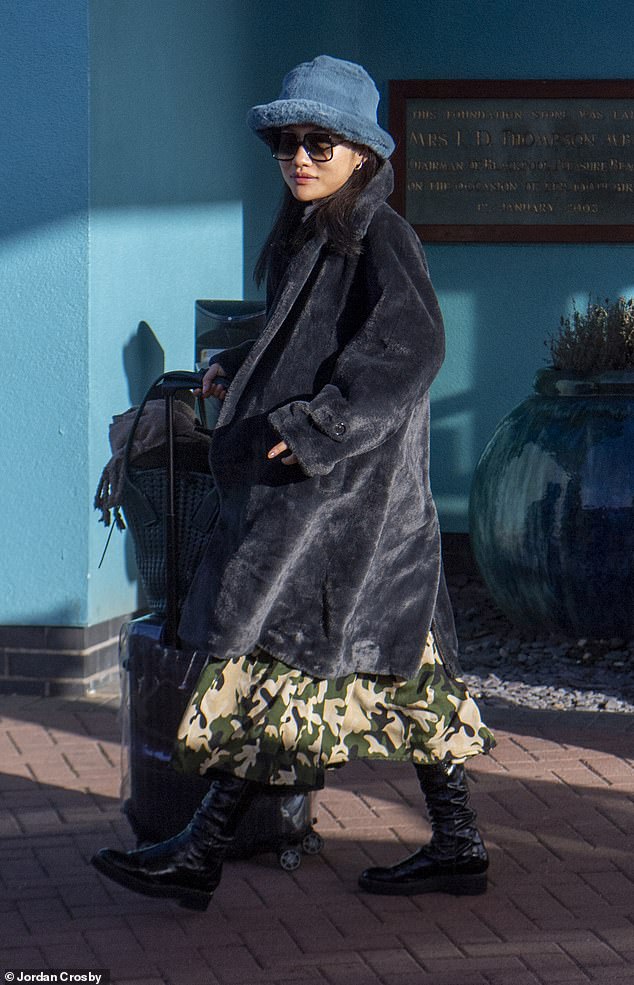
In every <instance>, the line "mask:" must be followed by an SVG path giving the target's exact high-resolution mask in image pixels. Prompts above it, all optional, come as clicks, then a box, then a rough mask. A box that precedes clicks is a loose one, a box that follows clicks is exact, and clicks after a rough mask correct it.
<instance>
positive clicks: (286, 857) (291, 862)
mask: <svg viewBox="0 0 634 985" xmlns="http://www.w3.org/2000/svg"><path fill="white" fill-rule="evenodd" d="M277 860H278V862H279V863H280V865H281V866H282V868H283V869H284V871H285V872H294V871H295V869H298V868H299V867H300V865H301V863H302V856H301V853H300V852H299V851H298V849H297V848H283V849H282V850H281V851H280V852H279V853H278V856H277Z"/></svg>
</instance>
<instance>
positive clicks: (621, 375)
mask: <svg viewBox="0 0 634 985" xmlns="http://www.w3.org/2000/svg"><path fill="white" fill-rule="evenodd" d="M533 387H534V389H535V391H536V392H537V393H541V394H542V395H544V396H548V397H577V396H579V397H582V396H592V395H593V394H613V395H615V396H617V395H619V394H620V395H622V396H634V369H613V370H606V371H604V372H603V373H580V372H577V371H575V370H569V369H554V368H553V367H552V366H547V367H545V368H544V369H538V370H537V373H536V374H535V379H534V381H533Z"/></svg>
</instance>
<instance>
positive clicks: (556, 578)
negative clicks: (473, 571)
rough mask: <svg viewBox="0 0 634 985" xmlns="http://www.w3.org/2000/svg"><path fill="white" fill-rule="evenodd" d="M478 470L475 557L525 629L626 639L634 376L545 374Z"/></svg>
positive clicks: (632, 537)
mask: <svg viewBox="0 0 634 985" xmlns="http://www.w3.org/2000/svg"><path fill="white" fill-rule="evenodd" d="M534 388H535V393H534V394H533V395H532V396H530V397H528V399H526V400H524V402H523V403H521V404H520V405H519V406H518V407H516V408H515V410H513V411H512V412H511V413H510V414H509V415H508V416H507V417H505V418H504V419H503V420H502V421H501V423H500V424H499V425H498V428H497V429H496V431H495V433H494V435H493V437H492V438H491V440H490V442H489V444H488V445H487V447H486V448H485V450H484V452H483V454H482V457H481V458H480V461H479V463H478V465H477V468H476V471H475V475H474V480H473V485H472V490H471V499H470V507H469V516H470V534H471V544H472V548H473V552H474V555H475V558H476V561H477V563H478V566H479V568H480V571H481V573H482V577H483V578H484V581H485V583H486V585H487V587H488V589H489V591H490V592H491V595H492V597H493V599H494V600H495V601H496V603H497V604H498V605H499V607H500V609H502V611H503V612H504V613H505V614H506V615H507V616H508V617H509V618H510V619H511V620H512V621H513V622H515V623H517V624H518V625H519V626H522V627H523V628H534V629H535V630H536V631H543V630H544V629H551V630H555V631H559V632H562V633H565V634H568V635H575V636H588V637H594V638H608V639H609V638H610V637H625V638H631V637H634V372H629V371H620V372H606V373H601V374H597V375H595V376H587V375H585V376H584V375H581V374H579V373H571V372H566V371H562V370H554V369H543V370H540V371H539V372H538V373H537V375H536V378H535V387H534Z"/></svg>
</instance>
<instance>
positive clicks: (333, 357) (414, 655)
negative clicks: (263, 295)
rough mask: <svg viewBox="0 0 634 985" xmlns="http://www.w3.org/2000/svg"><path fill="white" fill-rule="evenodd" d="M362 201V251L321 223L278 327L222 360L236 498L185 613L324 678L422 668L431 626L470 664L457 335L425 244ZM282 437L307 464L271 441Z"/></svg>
mask: <svg viewBox="0 0 634 985" xmlns="http://www.w3.org/2000/svg"><path fill="white" fill-rule="evenodd" d="M392 180H393V176H392V169H391V165H390V164H389V163H385V164H384V165H383V166H382V167H381V169H380V170H379V172H378V173H377V175H376V176H375V177H374V178H373V179H372V181H371V182H370V183H369V184H368V186H367V187H366V188H365V190H364V191H363V192H362V193H361V195H360V196H359V199H358V202H357V205H356V211H355V220H354V221H355V227H354V228H355V235H356V236H357V237H358V238H359V239H361V240H362V247H363V250H362V253H361V255H360V256H357V257H344V256H341V255H340V254H337V253H335V252H333V251H331V250H329V248H328V244H327V243H326V242H325V241H324V239H323V238H320V237H319V236H318V235H316V236H315V237H313V238H312V239H310V240H309V241H308V242H307V243H306V244H305V245H304V246H303V247H302V249H301V250H300V252H299V253H298V254H297V255H296V256H295V257H294V258H293V259H292V260H291V262H290V263H289V265H288V267H287V269H286V271H285V274H284V276H283V277H282V279H281V282H280V283H279V285H278V286H277V290H276V292H275V297H274V298H273V299H272V300H271V303H270V306H269V310H268V312H267V322H266V325H265V328H264V331H263V333H262V335H261V336H260V338H259V339H258V340H257V341H256V342H255V343H254V344H252V345H251V346H250V345H249V344H246V345H242V346H238V347H236V348H235V349H228V350H225V352H223V353H221V354H220V355H218V356H217V357H216V359H217V361H218V362H220V364H221V365H222V366H223V368H224V369H225V370H226V371H227V372H228V373H229V375H230V376H232V377H233V379H232V382H231V385H230V387H229V390H228V392H227V394H226V398H225V401H224V404H223V407H222V411H221V414H220V418H219V420H218V424H217V426H216V429H215V431H214V433H213V439H212V442H211V452H210V462H211V468H212V472H213V475H214V477H215V479H216V482H217V485H218V490H219V492H220V499H221V507H220V514H219V517H218V521H217V523H216V526H215V528H214V531H213V534H212V537H211V540H210V543H209V546H208V548H207V551H206V554H205V555H204V557H203V560H202V562H201V564H200V566H199V568H198V571H197V572H196V576H195V578H194V582H193V584H192V587H191V590H190V593H189V595H188V598H187V600H186V602H185V606H184V608H183V613H182V617H181V624H180V635H181V638H182V639H183V640H184V641H186V642H189V643H191V644H195V645H203V646H206V647H207V648H209V650H210V651H211V652H212V653H213V654H214V655H216V656H217V657H221V658H231V657H235V656H239V655H241V654H244V653H248V652H249V651H251V650H252V649H253V647H254V646H255V645H256V644H259V645H260V646H261V647H263V648H264V649H265V650H267V651H268V652H269V653H270V654H272V655H273V656H274V657H276V658H278V659H280V660H282V661H283V662H284V663H286V664H288V665H290V666H292V667H296V668H298V669H300V670H302V671H305V672H307V673H309V674H311V675H313V676H316V677H337V676H340V675H344V674H349V673H352V672H369V673H380V674H388V675H394V676H397V677H401V678H409V677H412V676H413V675H414V674H415V672H416V671H417V669H418V666H419V662H420V654H421V652H422V648H423V645H424V643H425V639H426V636H427V632H428V630H429V628H430V625H432V623H433V627H434V631H435V634H436V638H437V641H438V644H439V648H440V650H441V653H442V656H443V660H444V663H445V666H446V667H447V669H448V670H449V671H450V672H455V671H456V670H457V663H456V661H457V654H456V637H455V630H454V624H453V614H452V611H451V606H450V603H449V598H448V596H447V591H446V587H445V582H444V577H443V573H442V561H441V553H440V532H439V526H438V519H437V515H436V508H435V505H434V502H433V499H432V495H431V491H430V487H429V476H428V471H429V469H428V465H429V461H428V459H429V398H428V390H429V386H430V384H431V382H432V380H433V379H434V377H435V375H436V373H437V372H438V369H439V367H440V365H441V363H442V360H443V356H444V332H443V326H442V318H441V315H440V311H439V308H438V303H437V300H436V296H435V294H434V291H433V288H432V285H431V283H430V280H429V275H428V270H427V264H426V261H425V257H424V254H423V252H422V249H421V246H420V243H419V241H418V239H417V237H416V235H415V234H414V232H413V230H412V229H411V227H410V226H409V225H408V223H407V222H406V221H405V220H404V219H402V218H401V217H400V216H398V215H397V214H396V213H395V212H394V211H393V210H392V209H391V208H390V207H389V206H388V205H387V204H386V202H385V199H386V198H387V196H388V195H389V193H390V191H391V188H392ZM280 439H282V440H284V441H286V442H287V444H288V446H289V448H290V449H291V450H292V451H293V452H294V453H295V454H296V456H297V458H298V459H299V463H300V464H299V465H291V466H286V465H283V464H282V463H281V460H280V458H276V459H274V460H268V459H267V457H266V452H267V450H268V449H270V448H271V447H272V446H273V445H274V444H276V443H277V442H278V441H280Z"/></svg>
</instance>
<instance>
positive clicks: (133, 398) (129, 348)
mask: <svg viewBox="0 0 634 985" xmlns="http://www.w3.org/2000/svg"><path fill="white" fill-rule="evenodd" d="M123 368H124V371H125V375H126V378H127V381H128V393H129V395H130V403H131V405H132V406H133V407H138V405H139V404H140V403H141V401H142V400H143V397H144V396H145V394H146V392H147V391H148V390H149V388H150V387H151V386H152V384H153V383H154V381H155V380H156V379H157V378H158V377H159V376H160V375H161V373H164V372H165V350H164V349H163V346H162V345H161V343H160V342H159V340H158V339H157V337H156V335H155V334H154V332H153V331H152V329H151V327H150V326H149V325H148V323H147V322H146V321H140V322H139V324H138V326H137V330H136V332H135V334H134V335H133V336H132V337H131V338H130V339H129V341H128V342H127V343H126V345H125V346H124V349H123ZM124 552H125V570H126V575H127V577H128V579H129V581H131V582H136V596H137V598H136V607H137V609H145V608H146V607H147V599H146V597H145V593H144V591H143V586H142V585H141V581H140V579H139V576H138V571H137V564H136V559H135V556H134V543H133V541H132V537H131V535H130V532H129V531H126V533H125V546H124Z"/></svg>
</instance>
